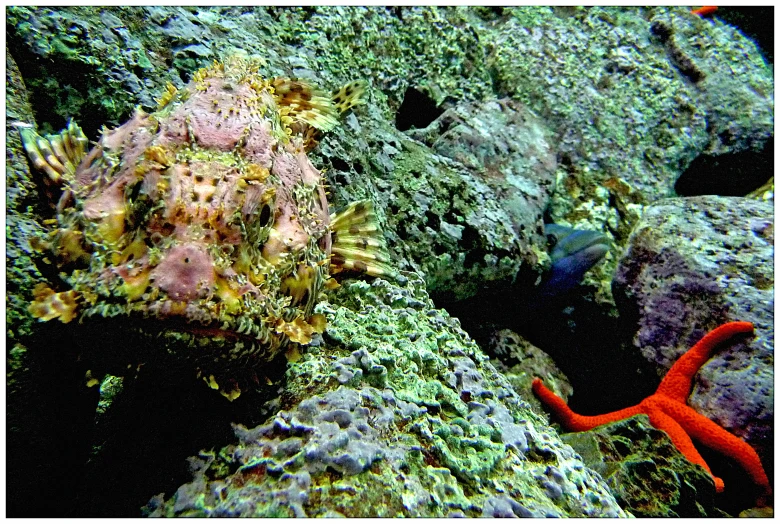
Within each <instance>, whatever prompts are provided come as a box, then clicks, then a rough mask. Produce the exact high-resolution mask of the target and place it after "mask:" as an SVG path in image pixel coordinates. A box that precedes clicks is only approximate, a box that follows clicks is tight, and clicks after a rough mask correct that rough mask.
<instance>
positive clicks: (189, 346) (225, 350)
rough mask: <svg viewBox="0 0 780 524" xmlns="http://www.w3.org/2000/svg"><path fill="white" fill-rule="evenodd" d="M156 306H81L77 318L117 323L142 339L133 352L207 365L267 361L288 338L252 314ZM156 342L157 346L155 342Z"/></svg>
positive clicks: (113, 325) (167, 303)
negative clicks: (218, 313) (228, 314)
mask: <svg viewBox="0 0 780 524" xmlns="http://www.w3.org/2000/svg"><path fill="white" fill-rule="evenodd" d="M156 305H157V306H158V307H149V306H148V305H139V306H136V307H132V308H128V304H127V303H125V304H122V305H119V304H108V303H104V304H99V305H95V306H92V307H90V308H88V309H86V310H85V311H84V312H83V313H82V315H81V318H80V323H83V324H95V325H110V326H111V328H108V329H110V330H114V329H116V324H117V323H119V328H118V331H120V332H123V331H132V332H134V333H137V334H138V335H141V336H144V337H145V338H146V339H147V341H146V343H145V345H146V346H147V347H144V348H139V353H149V352H153V351H155V350H156V349H160V350H164V351H165V352H167V353H168V354H170V355H174V356H176V355H181V356H182V357H183V358H184V360H187V361H193V362H195V363H196V364H200V363H208V364H209V366H208V367H210V368H223V367H224V368H230V367H233V366H234V364H235V365H240V366H248V365H251V364H252V362H258V363H259V362H268V361H270V360H273V359H274V358H275V357H276V356H277V355H278V354H279V353H280V349H281V348H282V347H284V345H285V344H286V343H287V341H288V339H287V337H286V336H285V335H284V334H282V333H277V332H276V331H275V330H274V328H273V327H272V326H269V324H268V323H267V322H265V321H264V320H262V319H260V318H258V317H255V318H252V317H251V316H249V315H247V314H244V315H241V316H236V317H233V318H230V319H226V320H222V321H220V320H219V319H217V318H215V316H214V315H213V314H211V313H210V312H209V311H207V310H206V309H205V308H204V307H202V306H199V305H197V304H193V303H189V304H187V303H184V302H175V301H172V300H167V301H160V302H157V303H156ZM157 341H159V346H162V347H160V348H157V347H155V346H157V345H158V344H157Z"/></svg>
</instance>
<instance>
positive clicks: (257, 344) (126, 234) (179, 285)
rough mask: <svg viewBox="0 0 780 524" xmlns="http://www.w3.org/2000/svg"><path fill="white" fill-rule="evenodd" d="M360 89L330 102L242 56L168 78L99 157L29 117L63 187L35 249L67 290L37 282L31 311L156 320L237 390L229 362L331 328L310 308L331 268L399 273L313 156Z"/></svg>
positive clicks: (371, 227) (31, 145)
mask: <svg viewBox="0 0 780 524" xmlns="http://www.w3.org/2000/svg"><path fill="white" fill-rule="evenodd" d="M350 86H351V87H350ZM363 92H364V87H363V85H362V83H353V84H349V85H348V86H346V87H345V89H342V90H341V91H340V92H339V93H337V95H336V97H335V99H333V98H331V97H329V96H328V95H325V94H323V93H321V92H320V91H318V90H317V89H315V88H314V87H312V86H311V85H309V84H307V83H304V82H300V81H295V80H290V79H284V78H277V79H270V80H266V79H263V78H262V77H261V76H260V75H259V74H258V72H257V67H256V65H255V64H254V63H253V62H252V61H250V60H246V59H243V58H239V57H232V58H229V59H226V60H225V61H224V62H215V63H214V64H213V66H211V67H209V68H204V69H201V70H199V71H197V72H196V73H195V74H194V75H193V79H192V81H191V82H190V83H189V84H188V85H187V87H185V88H183V89H181V90H178V89H176V88H174V87H173V86H172V85H170V84H169V86H168V88H167V89H166V90H165V91H164V92H163V94H162V96H161V97H160V99H159V100H158V102H159V108H158V110H157V111H155V112H154V113H151V114H146V113H144V112H143V111H140V110H136V112H135V114H134V116H133V117H132V119H131V120H130V121H128V122H127V123H125V124H124V125H122V126H120V127H118V128H116V129H113V130H104V132H103V135H102V137H101V138H100V140H99V141H98V143H97V144H96V145H95V147H93V148H92V149H91V150H89V151H87V140H86V137H84V135H83V133H82V132H81V130H80V129H79V128H78V126H76V125H75V124H73V123H71V124H70V125H69V127H68V128H67V129H66V130H64V131H63V132H62V133H60V134H59V135H53V136H48V137H41V136H39V135H38V134H37V133H35V132H34V131H33V130H32V129H31V128H30V127H29V126H25V125H21V126H19V127H20V133H21V136H22V141H23V144H24V146H25V149H26V150H27V153H28V156H29V157H30V159H31V162H32V164H33V166H34V167H36V168H37V169H38V170H40V171H42V172H43V173H45V175H46V180H47V181H48V184H49V185H54V186H56V187H59V188H60V189H61V190H62V196H61V198H60V200H59V202H58V203H57V205H56V208H55V209H56V219H55V220H53V221H50V222H55V223H56V225H55V227H54V228H52V230H51V231H50V232H49V233H48V235H47V236H46V238H43V239H39V242H37V243H38V244H39V245H42V246H44V247H45V248H46V249H47V250H49V251H50V252H51V254H52V255H54V256H53V258H54V263H55V265H56V266H57V269H58V271H59V273H60V275H61V276H62V281H63V283H64V284H65V286H60V287H59V288H58V289H56V290H55V289H52V288H51V287H49V284H48V283H41V284H39V286H38V287H37V288H36V290H35V296H34V298H33V301H32V303H31V305H30V308H29V310H30V312H31V313H32V314H33V315H34V316H35V317H37V318H39V319H41V320H42V321H51V320H54V319H59V320H60V321H61V322H70V321H71V320H73V319H76V318H77V319H78V321H79V323H86V322H89V321H90V320H91V319H106V318H117V317H118V318H127V319H132V320H138V321H139V322H138V323H139V325H142V324H143V323H144V322H145V321H146V320H154V321H159V322H157V323H154V325H155V326H156V327H155V328H154V329H153V330H154V331H156V334H157V336H159V335H160V333H163V334H166V336H167V337H168V338H169V339H175V340H176V343H175V344H174V345H175V346H176V348H177V349H176V350H175V351H179V352H180V353H181V354H183V355H186V358H188V359H191V360H193V361H194V362H195V365H196V367H197V369H198V372H199V373H200V374H201V376H203V378H204V380H205V381H206V382H207V383H208V384H209V385H210V386H211V387H213V388H215V389H219V390H220V391H221V392H222V393H223V394H224V395H225V396H226V397H228V398H230V399H231V400H232V399H233V398H235V397H236V396H237V395H238V393H239V392H240V388H239V387H238V386H237V385H236V383H235V381H233V380H232V379H230V378H229V377H231V374H232V372H231V369H236V368H237V367H242V368H245V367H250V368H251V367H253V366H256V365H258V364H261V363H263V362H268V361H270V360H272V359H274V358H275V357H276V356H277V355H278V354H280V353H281V352H283V351H285V350H287V349H289V348H290V346H291V345H295V344H302V345H305V344H308V343H309V342H310V341H311V340H312V336H313V334H314V333H321V332H322V331H323V329H324V327H325V319H324V317H323V316H322V315H318V314H314V313H313V310H314V306H315V305H316V303H317V302H318V301H320V300H321V299H322V291H323V288H324V287H325V286H326V283H327V282H330V281H331V280H330V278H331V274H333V273H335V272H338V271H341V270H356V271H361V272H364V273H368V274H370V275H375V276H376V275H388V274H392V273H393V269H392V268H391V267H390V265H389V264H388V257H387V256H386V254H385V247H384V244H383V241H382V236H381V232H380V231H379V230H378V228H377V227H376V222H375V215H374V213H373V208H372V206H371V203H370V202H368V201H366V202H358V203H355V204H353V205H351V206H348V208H347V209H346V210H345V211H344V212H343V213H341V214H334V215H333V216H331V214H330V212H329V206H328V201H327V197H326V191H325V182H324V180H323V176H322V173H321V172H320V171H319V170H317V169H316V168H315V167H314V165H313V164H312V163H311V162H310V160H309V158H308V157H307V152H308V151H309V150H310V149H311V148H312V147H314V145H315V144H316V138H317V137H318V136H319V134H320V133H322V132H326V131H328V130H330V129H332V128H333V127H334V126H335V125H337V124H338V119H339V116H340V113H341V111H343V110H346V109H349V108H351V107H352V106H354V105H355V104H356V103H359V102H360V101H361V99H360V96H361V95H362V94H363ZM336 238H340V239H341V240H340V241H338V240H336ZM149 325H152V323H150V324H149ZM167 351H168V352H169V353H170V352H171V351H173V350H171V349H170V348H168V349H167ZM226 381H227V382H226ZM227 383H229V384H230V385H228V386H226V385H225V384H227Z"/></svg>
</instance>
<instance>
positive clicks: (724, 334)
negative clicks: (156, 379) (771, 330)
mask: <svg viewBox="0 0 780 524" xmlns="http://www.w3.org/2000/svg"><path fill="white" fill-rule="evenodd" d="M752 332H753V324H751V323H750V322H728V323H727V324H723V325H722V326H719V327H717V328H715V329H713V330H712V331H710V332H709V333H707V334H706V335H705V336H704V338H702V339H701V340H700V341H699V342H697V343H696V345H695V346H693V347H692V348H691V349H689V350H688V351H686V352H685V353H684V354H683V356H681V357H680V358H679V359H678V360H677V362H675V363H674V365H673V366H672V367H671V368H670V369H669V372H668V373H666V376H665V377H664V378H663V380H662V381H661V384H660V385H659V386H658V389H657V390H656V393H660V394H662V395H666V396H667V397H670V398H672V399H674V400H677V401H678V402H682V403H683V404H684V403H685V402H686V400H687V399H688V395H689V394H690V393H691V385H692V383H693V377H694V376H695V375H696V373H697V372H698V371H699V368H700V367H702V365H704V363H705V362H707V359H709V358H710V355H711V354H712V352H713V351H714V350H715V348H716V347H717V346H718V345H719V344H721V343H722V342H724V341H726V340H728V339H730V338H731V337H733V336H734V335H736V334H738V333H752Z"/></svg>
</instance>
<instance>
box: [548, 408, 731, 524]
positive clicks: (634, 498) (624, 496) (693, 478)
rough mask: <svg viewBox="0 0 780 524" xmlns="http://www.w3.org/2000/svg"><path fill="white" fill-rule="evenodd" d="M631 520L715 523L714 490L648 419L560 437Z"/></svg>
mask: <svg viewBox="0 0 780 524" xmlns="http://www.w3.org/2000/svg"><path fill="white" fill-rule="evenodd" d="M562 439H563V441H564V442H566V443H567V444H569V445H570V446H571V447H573V448H574V450H575V451H576V452H577V453H579V454H580V456H582V460H583V461H584V462H585V464H587V466H588V467H589V468H592V469H593V470H594V471H597V472H598V473H599V474H600V475H601V476H602V477H604V480H605V481H606V482H607V484H608V485H609V487H610V488H611V489H612V491H613V493H614V494H615V498H616V499H617V500H618V503H619V504H620V506H621V507H622V508H623V509H625V510H626V511H630V512H631V513H632V514H633V515H634V516H635V517H667V518H668V517H713V516H723V515H721V514H720V513H718V511H717V510H715V508H714V506H713V503H714V501H715V486H714V485H713V483H712V479H711V478H710V476H709V474H708V473H707V472H706V471H704V469H703V468H701V467H699V466H697V465H695V464H692V463H691V462H689V461H688V460H687V459H686V458H685V457H684V456H683V455H682V454H681V453H680V452H679V451H678V450H677V448H675V447H674V445H673V444H672V443H671V441H670V440H669V437H668V436H667V435H666V433H664V432H663V431H660V430H658V429H655V428H654V427H653V426H652V425H650V422H649V420H648V419H647V416H646V415H639V416H636V417H631V418H629V419H626V420H623V421H620V422H615V423H612V424H606V425H604V426H601V427H598V428H596V429H594V430H592V431H584V432H581V433H568V434H566V435H563V436H562Z"/></svg>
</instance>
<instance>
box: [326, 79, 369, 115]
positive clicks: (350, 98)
mask: <svg viewBox="0 0 780 524" xmlns="http://www.w3.org/2000/svg"><path fill="white" fill-rule="evenodd" d="M367 85H368V84H367V83H366V81H365V80H355V81H354V82H350V83H349V84H347V85H345V86H344V87H342V88H341V89H339V90H338V91H337V92H336V93H335V94H334V95H333V105H334V106H336V109H338V112H339V114H342V113H345V112H347V111H349V110H350V109H352V108H353V107H355V106H356V105H359V104H365V103H366V99H365V96H364V95H365V94H366V86H367Z"/></svg>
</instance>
